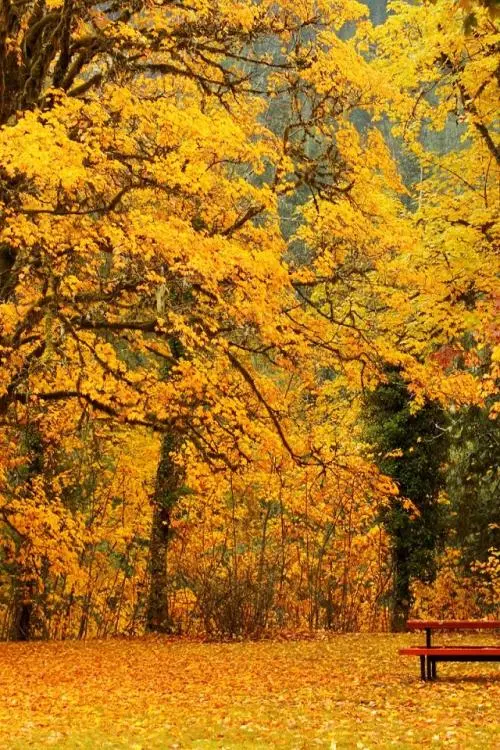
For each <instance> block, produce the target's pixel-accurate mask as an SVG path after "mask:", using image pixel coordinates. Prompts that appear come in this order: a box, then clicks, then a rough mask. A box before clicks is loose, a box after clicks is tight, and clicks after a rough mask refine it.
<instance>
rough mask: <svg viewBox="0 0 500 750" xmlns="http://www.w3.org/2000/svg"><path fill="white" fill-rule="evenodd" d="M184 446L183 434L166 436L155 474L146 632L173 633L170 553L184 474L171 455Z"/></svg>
mask: <svg viewBox="0 0 500 750" xmlns="http://www.w3.org/2000/svg"><path fill="white" fill-rule="evenodd" d="M181 445H182V436H181V435H179V434H175V433H167V434H166V435H165V437H164V438H163V443H162V447H161V455H160V463H159V465H158V471H157V474H156V486H155V492H154V496H153V521H152V525H151V546H150V589H149V598H148V606H147V612H146V630H148V631H149V632H154V633H171V632H172V631H173V623H172V620H171V617H170V612H169V606H168V576H167V552H168V544H169V541H170V536H171V512H172V509H173V507H174V505H175V503H176V501H177V500H178V498H179V497H180V496H181V495H182V493H183V491H184V472H183V470H182V469H181V468H180V467H179V466H178V465H177V464H176V463H175V462H174V461H173V458H172V453H173V452H175V451H176V450H178V449H179V447H180V446H181Z"/></svg>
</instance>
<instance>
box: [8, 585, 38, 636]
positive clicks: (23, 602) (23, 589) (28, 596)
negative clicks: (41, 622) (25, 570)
mask: <svg viewBox="0 0 500 750" xmlns="http://www.w3.org/2000/svg"><path fill="white" fill-rule="evenodd" d="M14 607H15V609H14V616H13V618H12V630H11V639H12V640H13V641H29V640H30V638H31V629H32V614H33V587H32V586H31V585H27V586H20V588H19V591H18V593H17V596H16V601H15V605H14Z"/></svg>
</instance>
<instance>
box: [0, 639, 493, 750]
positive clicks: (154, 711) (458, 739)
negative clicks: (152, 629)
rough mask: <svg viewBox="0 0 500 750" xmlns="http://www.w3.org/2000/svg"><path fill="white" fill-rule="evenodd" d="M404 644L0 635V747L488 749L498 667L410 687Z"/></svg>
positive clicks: (447, 668) (443, 674)
mask: <svg viewBox="0 0 500 750" xmlns="http://www.w3.org/2000/svg"><path fill="white" fill-rule="evenodd" d="M452 638H453V641H454V642H455V643H456V642H458V640H459V638H460V637H458V639H457V634H456V633H455V634H453V635H452ZM418 641H419V637H418V634H417V635H413V636H412V635H387V634H384V635H382V634H380V635H378V634H369V635H367V634H362V635H344V636H328V637H324V638H321V639H319V638H318V639H316V640H299V641H293V640H291V641H285V640H278V641H261V642H245V643H240V642H235V643H200V642H193V641H187V640H172V639H167V638H143V639H133V640H110V641H88V642H84V643H82V642H79V643H71V642H64V643H28V644H18V643H2V644H0V696H1V700H0V747H2V748H5V750H26V748H43V747H52V748H56V749H57V748H61V750H63V749H64V750H66V749H67V750H78V749H80V748H81V749H85V750H101V749H102V750H104V749H108V748H109V750H125V748H126V749H127V750H160V749H161V750H166V749H170V748H207V749H212V748H221V749H222V748H243V749H244V748H249V749H250V748H263V749H264V748H316V747H318V748H329V749H331V750H334V749H335V748H336V750H342V749H343V748H346V749H347V748H356V749H362V748H384V749H386V748H396V749H398V748H399V749H400V750H403V749H405V748H439V747H446V748H448V747H449V748H463V749H464V750H465V749H466V750H473V749H474V748H477V750H493V748H496V747H500V725H499V723H498V722H499V715H498V706H499V705H500V670H499V668H498V667H499V665H498V664H442V665H440V667H439V678H438V681H437V682H436V683H434V684H432V683H423V682H421V681H420V679H419V667H418V664H417V660H416V659H410V658H404V657H399V656H398V654H397V650H398V648H400V647H401V646H404V645H410V644H411V643H417V642H418ZM440 641H442V642H446V637H444V636H443V637H442V638H440ZM463 642H464V643H465V642H468V643H469V642H470V643H486V642H491V643H493V642H495V636H494V635H491V636H487V637H485V635H484V634H479V636H476V635H471V634H468V635H465V636H463Z"/></svg>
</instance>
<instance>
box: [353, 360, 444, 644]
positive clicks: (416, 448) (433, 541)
mask: <svg viewBox="0 0 500 750" xmlns="http://www.w3.org/2000/svg"><path fill="white" fill-rule="evenodd" d="M411 404H412V399H411V395H410V394H409V393H408V390H407V388H406V384H405V382H404V381H403V379H402V378H401V376H400V375H399V373H398V371H397V370H394V369H392V370H388V371H387V382H385V383H382V384H381V385H379V386H378V388H377V389H376V390H375V391H373V392H372V393H371V394H370V395H369V396H368V397H367V404H366V415H365V418H366V424H367V427H366V435H367V438H368V440H369V441H370V443H371V444H372V445H373V447H374V450H375V460H376V463H377V464H378V466H379V468H380V469H381V471H383V472H384V473H385V474H387V475H388V476H390V477H392V478H393V479H394V481H395V482H396V484H397V485H398V487H399V492H400V495H399V497H397V498H395V499H394V500H393V501H392V502H391V505H390V507H388V508H387V509H385V510H384V511H383V513H382V521H383V523H384V525H385V528H386V529H387V531H388V533H389V535H390V538H391V540H392V556H393V586H392V601H391V605H392V629H393V630H401V629H403V628H404V626H405V622H406V619H407V618H408V615H409V612H410V608H411V604H412V601H411V582H412V581H413V580H414V579H418V580H421V581H424V582H431V581H432V580H433V579H434V577H435V574H436V553H437V552H438V551H439V549H441V548H442V546H443V543H444V540H445V534H446V526H447V520H448V519H447V515H448V513H447V510H446V506H444V505H442V504H440V503H439V501H438V496H439V492H440V490H442V489H443V488H444V486H445V478H446V477H445V461H446V457H447V452H448V442H449V432H448V430H447V429H446V415H445V413H444V412H443V410H442V408H441V407H440V406H439V405H437V404H435V403H428V404H426V405H425V406H423V407H422V408H420V409H419V410H418V411H416V412H415V413H413V412H412V409H411ZM399 451H400V452H401V455H396V454H397V453H398V452H399ZM405 499H408V500H411V502H412V503H413V505H414V510H412V509H411V508H409V507H408V505H409V504H408V503H407V502H405Z"/></svg>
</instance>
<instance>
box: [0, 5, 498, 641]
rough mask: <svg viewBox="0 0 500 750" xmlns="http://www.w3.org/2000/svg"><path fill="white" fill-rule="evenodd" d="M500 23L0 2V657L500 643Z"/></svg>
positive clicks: (304, 10)
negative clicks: (277, 639) (447, 626)
mask: <svg viewBox="0 0 500 750" xmlns="http://www.w3.org/2000/svg"><path fill="white" fill-rule="evenodd" d="M497 8H498V6H497V4H496V3H495V2H493V0H491V1H490V2H486V1H485V2H481V1H480V0H476V1H473V0H468V1H467V2H461V3H457V2H454V0H435V2H431V3H426V2H424V3H421V2H416V3H406V2H401V1H399V0H395V1H394V2H392V3H391V4H390V5H389V9H388V12H387V13H386V8H385V3H384V2H383V0H382V1H380V0H379V1H378V2H371V3H370V4H369V5H368V6H367V5H363V4H361V3H358V2H356V1H355V0H314V1H313V0H293V1H292V0H279V2H276V1H275V0H272V1H271V0H261V1H260V2H258V3H256V2H253V1H252V0H189V2H184V0H121V1H120V2H117V1H116V0H105V1H104V2H92V1H91V0H33V1H31V0H22V1H21V0H0V446H1V449H0V637H1V638H3V639H17V640H28V639H33V638H84V637H86V636H109V635H114V634H140V633H143V632H145V631H153V632H167V633H182V634H201V633H203V634H207V635H210V636H222V635H223V636H239V635H248V636H258V635H262V634H264V633H267V632H273V631H276V630H278V629H284V630H296V629H298V630H303V629H306V628H311V629H315V628H327V629H332V630H336V631H342V632H347V631H357V630H379V629H389V628H392V629H401V628H402V627H403V625H404V622H405V620H406V618H407V617H408V615H409V613H410V612H413V613H414V614H417V615H422V614H429V615H432V616H438V617H444V616H455V617H467V618H470V617H484V616H488V615H490V614H496V616H497V617H498V601H499V597H498V591H499V585H500V552H499V548H500V544H499V529H500V502H499V493H498V488H499V475H498V463H499V461H498V459H499V453H500V450H499V437H498V431H497V427H496V425H497V422H496V419H497V417H498V378H499V375H500V372H499V367H500V341H499V331H498V312H499V307H500V297H499V287H498V247H499V226H498V206H499V176H500V172H499V166H500V143H499V137H498V132H499V131H498V119H497V117H498V115H497V112H498V101H499V84H500V58H499V45H500V33H499V26H498V20H499V18H498V11H497ZM370 13H371V20H370Z"/></svg>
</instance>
